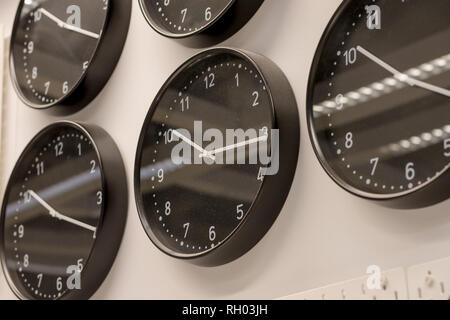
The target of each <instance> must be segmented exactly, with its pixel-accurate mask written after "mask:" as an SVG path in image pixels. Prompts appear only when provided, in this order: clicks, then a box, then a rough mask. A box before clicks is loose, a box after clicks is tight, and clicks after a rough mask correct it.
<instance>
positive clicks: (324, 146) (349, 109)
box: [308, 0, 450, 199]
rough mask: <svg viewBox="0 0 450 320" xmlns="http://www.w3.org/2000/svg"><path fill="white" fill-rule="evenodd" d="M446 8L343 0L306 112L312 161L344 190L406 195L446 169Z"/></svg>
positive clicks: (436, 0)
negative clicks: (313, 152)
mask: <svg viewBox="0 0 450 320" xmlns="http://www.w3.org/2000/svg"><path fill="white" fill-rule="evenodd" d="M449 10H450V2H449V1H447V0H432V1H417V0H416V1H415V0H389V1H388V0H380V1H375V0H370V1H369V0H365V1H360V0H355V1H346V2H345V3H344V4H343V6H342V7H341V8H340V10H339V12H338V13H337V14H336V17H335V19H334V20H333V22H332V23H331V24H330V26H329V27H328V30H327V32H326V34H325V36H324V38H323V40H322V42H321V44H320V46H319V50H318V52H317V54H316V59H315V62H314V66H313V70H312V73H311V77H310V87H309V99H308V113H309V122H310V132H311V136H312V140H313V142H314V145H315V148H316V151H317V154H318V156H319V158H320V160H321V162H322V164H323V166H324V167H325V168H326V170H327V171H328V173H329V174H330V175H331V176H332V177H333V178H334V179H335V180H336V181H337V182H338V183H339V184H341V186H343V187H345V188H346V189H347V190H349V191H351V192H354V193H356V194H358V195H361V196H364V197H369V198H374V199H392V198H395V197H401V196H405V195H411V194H413V193H414V192H416V191H419V190H420V189H422V188H424V187H426V186H429V185H430V184H432V183H433V182H435V181H436V180H438V179H440V177H442V176H444V174H445V173H446V172H447V171H448V169H449V163H450V42H449V41H448V38H449V36H450V20H449V19H448V15H447V12H449Z"/></svg>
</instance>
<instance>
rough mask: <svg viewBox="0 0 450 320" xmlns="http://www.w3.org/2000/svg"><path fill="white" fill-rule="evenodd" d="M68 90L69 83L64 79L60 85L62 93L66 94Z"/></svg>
mask: <svg viewBox="0 0 450 320" xmlns="http://www.w3.org/2000/svg"><path fill="white" fill-rule="evenodd" d="M68 92H69V83H68V82H67V81H65V82H64V83H63V85H62V93H63V94H67V93H68Z"/></svg>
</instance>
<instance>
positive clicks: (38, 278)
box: [37, 273, 44, 288]
mask: <svg viewBox="0 0 450 320" xmlns="http://www.w3.org/2000/svg"><path fill="white" fill-rule="evenodd" d="M43 278H44V275H43V274H42V273H40V274H38V275H37V280H38V284H37V287H38V288H40V287H41V284H42V279H43Z"/></svg>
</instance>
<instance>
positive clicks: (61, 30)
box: [10, 0, 131, 113]
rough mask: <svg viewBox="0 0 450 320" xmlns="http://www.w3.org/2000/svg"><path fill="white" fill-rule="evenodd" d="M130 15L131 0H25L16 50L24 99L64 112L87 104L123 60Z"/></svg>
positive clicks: (16, 74)
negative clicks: (120, 58) (120, 59)
mask: <svg viewBox="0 0 450 320" xmlns="http://www.w3.org/2000/svg"><path fill="white" fill-rule="evenodd" d="M130 16H131V1H130V0H75V1H72V0H71V1H68V0H30V1H24V0H22V1H21V2H20V4H19V8H18V10H17V15H16V19H15V22H14V28H13V33H12V37H11V49H10V50H11V51H10V68H11V74H12V79H13V82H14V85H15V88H16V91H17V93H18V95H19V97H20V98H21V100H22V101H23V102H24V103H25V104H27V105H28V106H30V107H33V108H37V109H46V108H50V107H53V106H56V105H58V108H53V109H56V110H57V111H60V112H64V113H67V112H74V111H77V110H78V109H80V108H82V107H84V106H85V105H87V104H88V103H89V102H90V101H91V100H92V99H94V98H95V96H96V95H97V94H98V93H99V92H100V91H101V89H102V88H103V87H104V85H105V84H106V82H107V81H108V79H109V77H110V76H111V74H112V72H113V70H114V68H115V66H116V64H117V62H118V60H119V57H120V55H121V53H122V48H123V46H124V43H125V39H126V37H127V33H128V26H129V22H130ZM64 106H65V107H66V108H63V107H64Z"/></svg>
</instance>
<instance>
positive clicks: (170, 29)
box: [140, 0, 235, 37]
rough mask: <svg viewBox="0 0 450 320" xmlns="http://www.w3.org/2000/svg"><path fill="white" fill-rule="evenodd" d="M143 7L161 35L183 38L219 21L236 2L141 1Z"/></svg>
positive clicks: (201, 0)
mask: <svg viewBox="0 0 450 320" xmlns="http://www.w3.org/2000/svg"><path fill="white" fill-rule="evenodd" d="M140 2H141V6H142V8H143V10H144V12H145V14H146V16H147V18H148V19H149V20H150V22H151V23H152V26H153V27H154V28H155V29H156V30H157V31H158V32H160V33H162V34H164V35H166V36H171V37H183V36H188V35H192V34H195V33H198V32H200V31H203V30H204V29H206V28H208V27H209V26H211V25H212V24H214V22H216V21H217V19H218V18H220V17H221V16H222V15H223V14H224V13H225V12H226V11H227V10H228V9H229V8H230V6H231V5H232V4H233V3H234V2H235V0H215V1H211V0H196V1H190V0H140Z"/></svg>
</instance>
